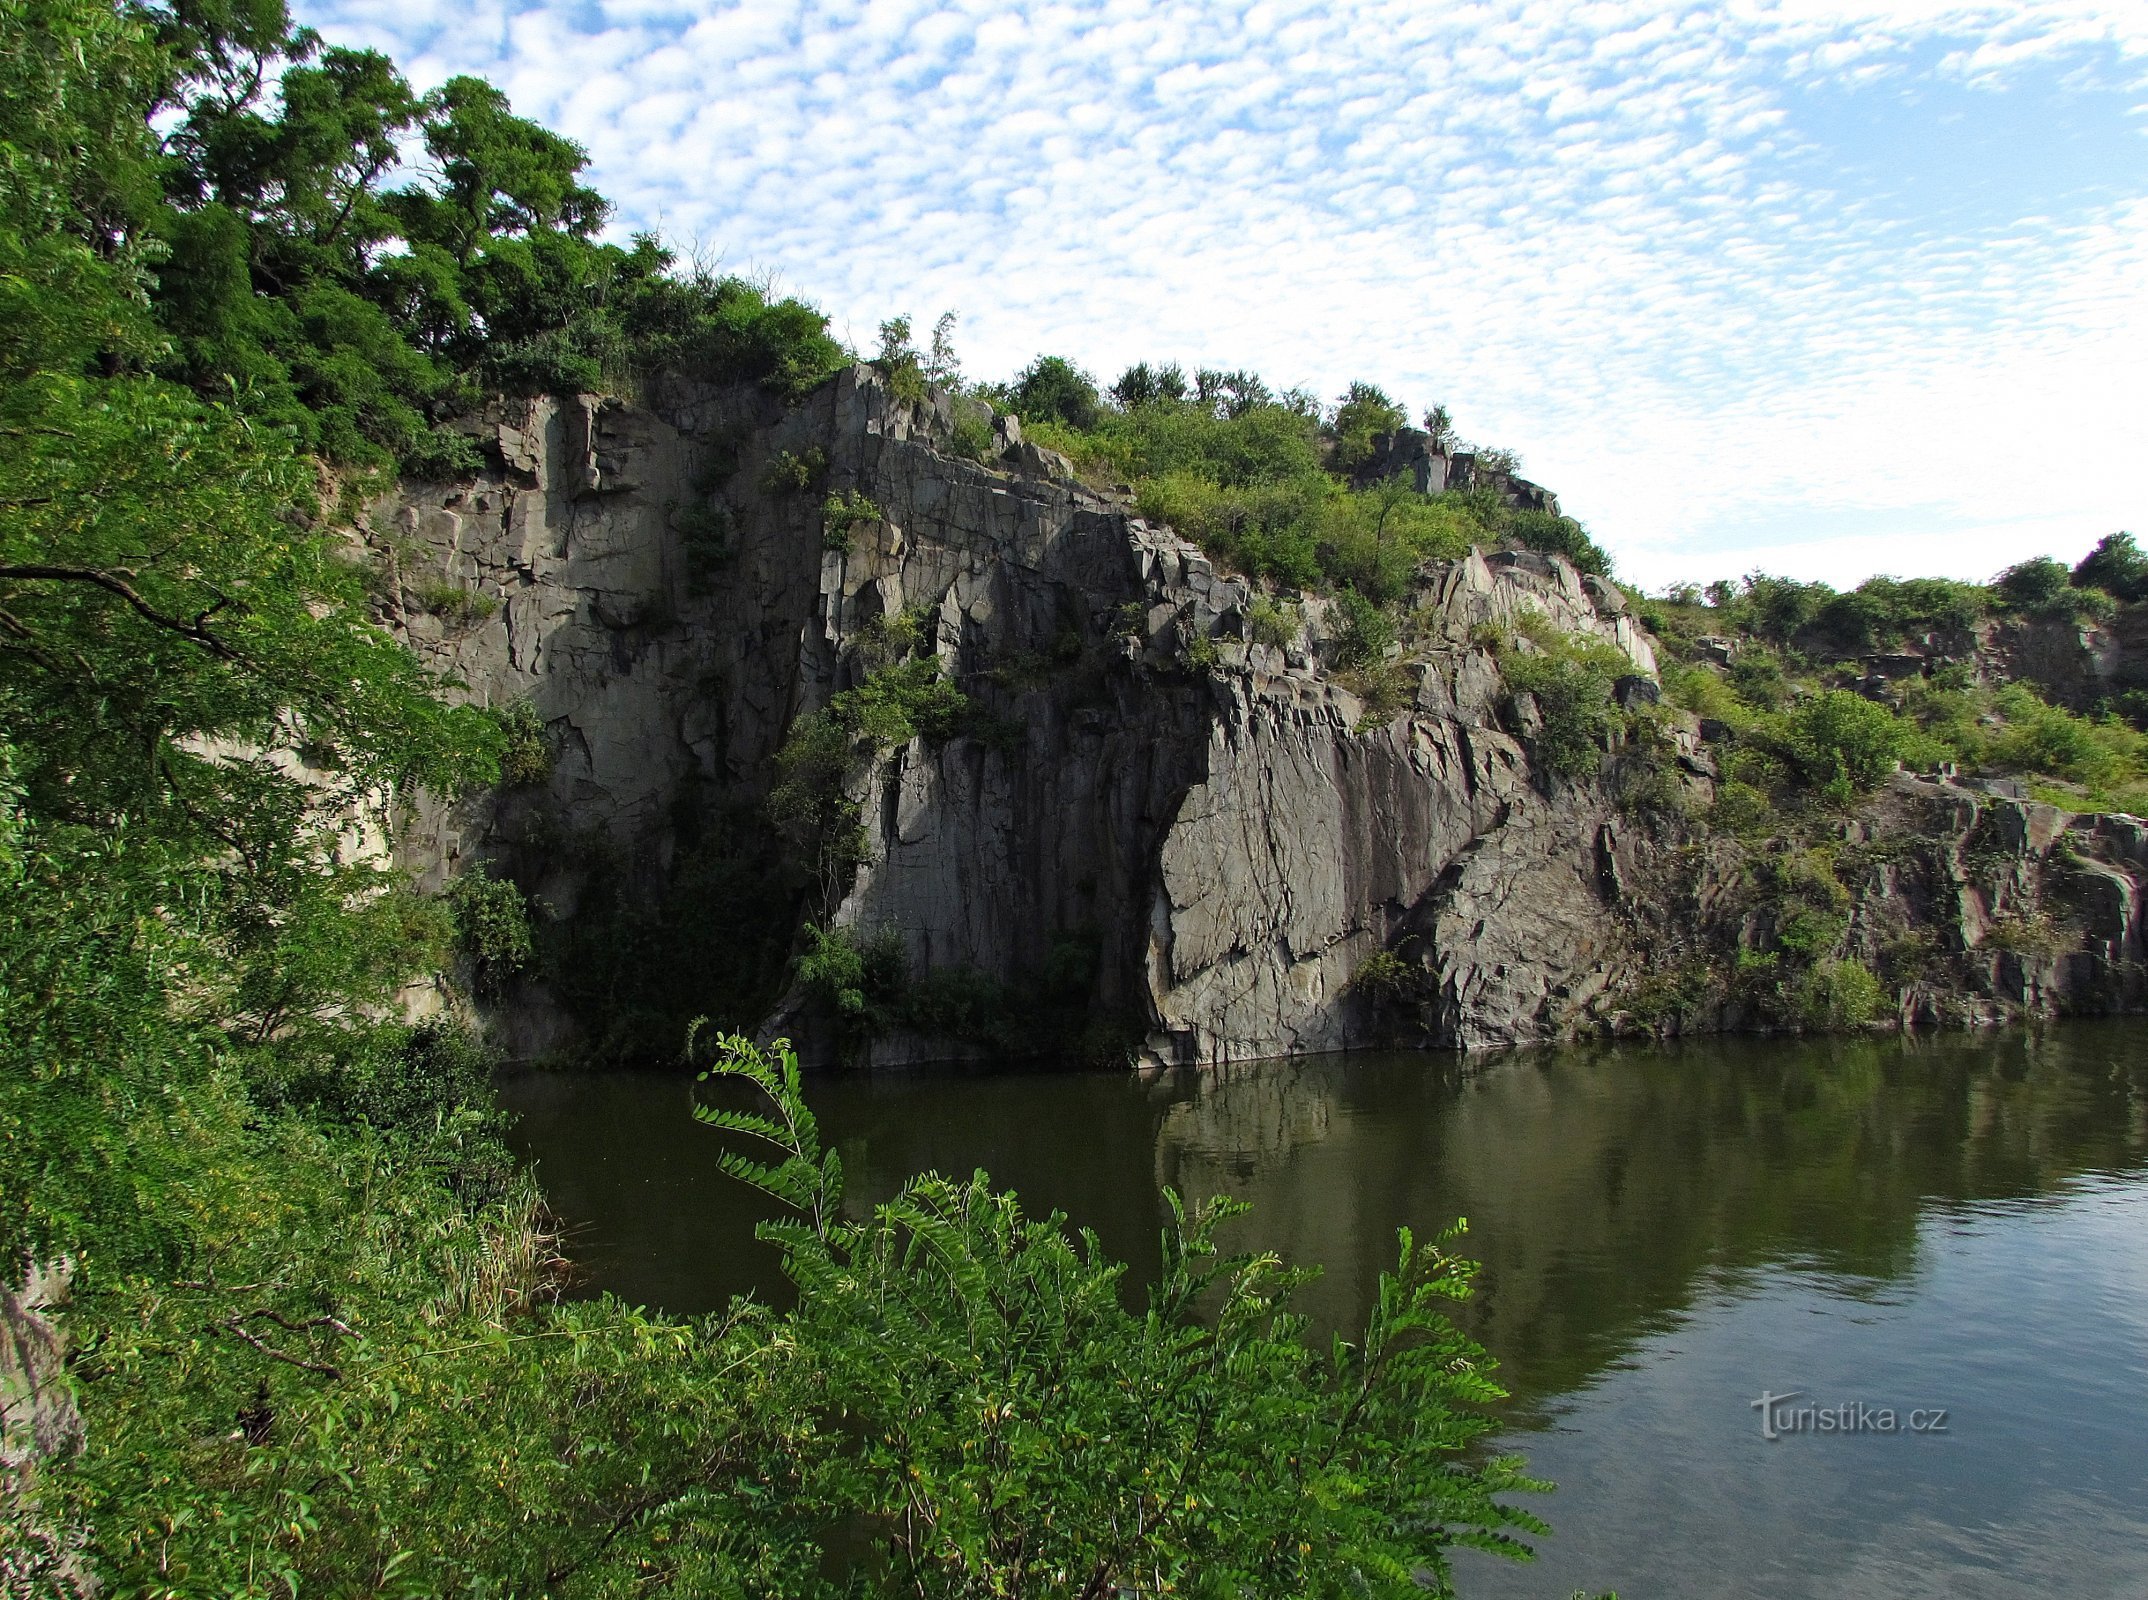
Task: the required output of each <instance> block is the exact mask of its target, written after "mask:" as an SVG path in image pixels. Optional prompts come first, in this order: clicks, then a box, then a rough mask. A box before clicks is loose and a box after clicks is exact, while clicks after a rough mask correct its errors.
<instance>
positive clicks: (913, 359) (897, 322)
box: [873, 317, 926, 401]
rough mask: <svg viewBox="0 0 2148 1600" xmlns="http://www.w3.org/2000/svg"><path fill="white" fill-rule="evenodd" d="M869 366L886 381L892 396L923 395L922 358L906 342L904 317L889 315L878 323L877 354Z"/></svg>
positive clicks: (907, 326)
mask: <svg viewBox="0 0 2148 1600" xmlns="http://www.w3.org/2000/svg"><path fill="white" fill-rule="evenodd" d="M873 369H874V370H875V371H876V372H878V373H879V374H880V376H881V377H883V378H885V379H886V380H887V385H888V388H889V389H890V390H891V391H892V392H893V393H894V395H895V398H896V399H898V400H911V401H917V400H922V399H924V398H925V394H926V383H925V366H924V361H923V359H922V358H921V357H920V356H919V355H918V352H917V346H916V345H914V344H912V343H911V342H910V319H909V318H908V317H890V318H888V320H887V321H885V322H883V323H881V324H880V354H879V355H877V356H875V357H874V358H873Z"/></svg>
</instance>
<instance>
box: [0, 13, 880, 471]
mask: <svg viewBox="0 0 2148 1600" xmlns="http://www.w3.org/2000/svg"><path fill="white" fill-rule="evenodd" d="M7 26H8V28H9V31H10V33H11V34H12V35H15V36H16V37H17V38H19V40H20V43H19V44H18V43H16V42H14V40H12V39H11V41H10V45H9V49H8V59H9V62H10V80H11V82H10V89H9V98H8V103H7V104H6V106H4V107H0V116H4V117H6V119H7V122H8V127H7V129H6V133H5V137H6V143H7V146H8V148H9V152H10V153H9V156H8V162H9V167H10V172H11V177H10V180H9V188H10V190H11V191H13V192H12V193H11V195H10V201H11V202H12V204H11V206H10V210H11V211H12V212H14V213H15V214H16V216H17V218H18V219H19V220H17V221H16V222H14V223H12V224H11V231H13V230H14V229H15V228H19V229H20V233H19V236H18V237H17V239H16V240H15V242H14V243H11V244H10V245H9V246H8V247H7V248H8V249H10V250H11V251H12V250H22V251H26V252H28V253H29V254H30V255H33V256H36V257H39V258H41V259H42V261H43V263H44V266H43V270H45V271H48V272H52V273H56V274H57V277H56V278H55V280H54V286H55V288H57V286H58V284H59V282H61V281H65V280H69V279H71V280H72V281H73V282H74V284H75V288H76V290H77V291H78V292H79V291H81V290H83V289H91V290H93V291H94V292H92V294H91V295H90V301H91V304H92V305H101V306H103V307H104V308H107V309H106V314H105V315H104V316H103V318H102V320H101V321H100V320H99V319H98V318H97V317H96V316H94V315H88V316H86V315H85V313H84V310H83V309H82V308H81V306H80V305H79V303H78V301H77V300H76V299H75V298H73V297H57V298H55V297H53V296H48V295H43V294H39V295H36V296H34V297H31V298H33V299H34V300H36V301H38V302H41V303H42V305H41V307H40V308H38V309H35V310H34V312H33V315H32V317H31V319H30V320H31V323H32V327H33V330H34V328H35V326H36V325H37V324H39V323H42V324H43V325H44V326H45V328H46V331H47V332H48V333H56V332H58V331H59V328H58V323H60V322H63V321H64V322H67V323H69V324H72V325H73V328H74V333H73V335H72V336H73V337H74V338H75V339H76V341H77V343H78V345H79V346H80V349H79V351H78V352H77V356H76V361H72V362H63V361H60V360H57V359H52V360H42V361H40V363H39V364H40V365H44V366H47V367H49V368H52V369H54V370H60V371H79V370H80V368H79V366H78V365H77V362H79V361H80V360H82V359H85V358H87V359H94V360H96V361H97V362H99V363H100V364H101V365H102V367H103V368H104V369H107V370H109V369H110V368H111V367H112V365H113V364H114V363H118V364H120V365H148V366H150V367H153V368H154V369H155V370H157V371H159V372H161V373H163V374H164V375H166V376H168V377H171V378H173V379H175V380H178V381H180V382H182V383H185V384H186V385H188V386H190V387H192V388H194V389H195V390H196V391H197V392H199V393H201V394H203V395H206V396H210V397H216V398H221V399H224V400H227V401H228V402H230V403H231V404H232V405H234V406H235V407H236V408H237V409H238V410H239V411H240V412H241V413H242V414H244V415H245V416H247V417H249V418H251V419H254V420H255V421H257V422H261V423H273V424H275V425H276V426H278V427H281V428H284V429H287V430H289V431H290V432H291V433H292V434H293V435H294V437H295V438H296V439H297V440H298V441H299V442H300V444H301V445H302V446H304V447H305V448H308V449H312V450H318V451H320V452H322V453H323V454H325V455H326V456H328V457H329V458H330V459H331V460H334V461H337V462H341V463H347V464H354V465H364V466H373V465H389V464H394V463H398V462H400V463H403V464H406V465H409V466H412V467H414V468H416V469H419V470H421V471H426V472H432V473H436V474H437V473H442V472H452V471H455V470H459V469H461V468H465V467H468V466H471V465H474V458H472V457H471V456H470V453H469V450H468V446H467V445H466V444H465V443H464V442H463V441H461V440H460V439H459V438H458V437H457V436H455V435H453V434H451V433H446V432H443V431H442V430H441V428H440V427H439V424H440V423H441V422H442V421H443V420H444V419H445V418H446V417H448V416H450V415H452V414H453V413H455V412H456V411H459V410H463V409H467V408H468V407H469V406H470V405H471V404H472V403H473V402H474V401H475V400H476V399H477V398H478V396H479V394H480V392H481V390H482V389H483V388H484V387H486V386H498V387H505V388H508V389H511V390H518V391H522V392H531V391H541V390H564V389H592V388H600V387H605V386H608V385H616V384H620V383H628V382H631V381H633V379H634V377H635V375H636V374H638V373H639V372H641V371H643V370H646V369H648V368H651V367H654V366H660V365H680V364H694V365H699V366H702V367H705V368H707V369H710V370H713V371H716V372H718V373H720V374H723V375H733V376H738V377H742V378H749V379H755V380H760V381H764V382H767V383H769V384H771V385H773V386H774V387H776V388H778V389H781V390H784V391H786V392H796V391H797V390H799V389H801V388H802V387H805V386H809V385H810V384H812V383H814V382H817V381H818V380H819V379H820V378H821V377H823V376H824V375H826V374H827V373H828V372H830V371H832V370H834V368H835V367H836V366H838V365H839V364H840V362H841V360H842V352H841V350H840V347H839V346H838V345H837V344H836V342H835V341H834V340H833V339H831V338H830V337H829V336H828V334H827V331H826V326H825V323H824V321H823V319H821V318H820V317H819V316H818V314H816V313H814V312H812V311H811V310H810V309H809V308H807V307H804V306H801V305H799V304H798V303H797V302H795V301H788V300H784V301H776V300H773V299H771V298H770V297H769V296H768V295H767V294H766V293H765V292H764V291H763V290H761V289H760V288H758V287H757V286H755V285H752V284H749V283H746V282H744V281H743V280H739V279H736V278H723V277H718V276H716V275H714V274H712V273H709V272H706V271H702V270H699V269H694V270H689V271H687V272H684V273H680V272H677V271H675V270H674V269H675V267H676V265H677V263H676V262H675V261H674V259H673V257H672V256H671V255H670V254H669V253H668V252H666V251H665V250H664V249H662V248H661V247H660V246H659V245H658V244H657V243H656V242H655V241H654V240H653V239H649V238H638V239H636V240H635V241H634V242H633V243H632V244H631V245H630V246H628V247H621V246H617V245H612V244H607V243H603V242H600V241H599V240H598V239H597V238H596V232H597V229H598V228H599V227H600V226H601V225H602V223H603V222H604V220H605V216H606V209H607V208H606V205H605V203H604V201H603V200H602V199H601V198H600V197H599V196H598V195H597V194H596V193H595V192H594V191H593V190H591V189H589V188H588V187H587V186H585V185H584V184H583V183H582V182H581V181H580V173H581V170H582V167H583V165H584V162H585V157H584V154H583V152H582V151H581V150H580V148H579V147H578V146H576V145H574V144H573V143H572V142H571V141H568V140H565V139H562V138H560V137H559V136H558V135H556V134H553V133H551V132H549V131H547V130H546V129H543V128H541V127H539V126H537V125H536V124H534V123H532V122H529V121H527V120H525V119H522V118H519V117H516V116H515V115H513V113H512V112H511V110H510V109H509V107H508V105H507V101H506V99H505V97H504V96H502V95H501V93H500V92H499V91H498V90H497V89H495V88H493V87H492V86H491V85H490V84H487V83H484V82H482V81H481V80H478V79H475V78H455V79H451V80H449V81H448V82H447V83H445V84H443V85H442V86H441V87H440V88H439V89H437V90H435V91H434V92H432V93H430V94H427V95H419V94H417V93H416V92H415V91H413V90H412V89H411V87H410V86H409V84H408V83H407V82H406V81H405V80H404V79H403V77H402V76H401V74H400V73H398V72H397V71H396V69H395V67H394V65H393V63H391V62H390V61H388V60H387V58H386V57H384V56H382V55H380V54H379V53H377V52H374V51H369V50H354V49H348V48H342V47H332V46H329V47H324V46H323V44H322V42H321V41H320V39H319V38H318V37H317V36H316V35H314V34H313V33H312V32H311V31H310V30H308V29H304V28H296V27H294V26H293V25H292V24H291V21H290V18H289V15H288V13H287V12H286V10H285V9H284V7H283V6H282V5H281V4H280V3H276V0H263V3H260V4H250V5H246V6H240V7H224V6H207V7H203V6H193V5H181V6H178V7H175V8H173V9H172V10H170V11H168V12H167V11H161V10H149V9H141V10H136V9H134V8H132V7H122V8H117V9H115V8H113V7H111V6H108V5H96V4H92V3H87V0H54V3H47V4H40V5H36V6H26V7H18V8H11V10H10V12H9V21H8V23H7ZM18 62H19V63H20V64H21V68H22V70H21V71H20V72H18V71H17V70H16V63H18ZM51 105H58V106H59V107H61V108H62V114H61V115H60V116H59V117H58V118H57V119H51V118H48V117H46V116H45V113H44V108H45V107H47V106H51ZM152 122H154V123H155V124H156V125H157V126H158V127H159V128H160V129H164V130H166V131H165V132H164V136H163V137H162V138H161V139H157V138H155V137H153V136H152V135H151V132H150V125H151V124H152ZM70 123H72V124H73V126H72V127H70ZM412 140H414V141H415V142H416V144H417V146H418V148H419V149H420V150H422V152H423V155H424V160H423V161H422V162H421V163H420V169H419V171H420V175H419V176H418V177H417V178H416V179H415V181H412V182H409V183H405V184H402V185H401V186H399V187H392V188H391V187H388V186H387V185H388V184H389V182H390V181H391V180H392V179H393V178H395V177H396V176H397V175H398V172H399V168H400V162H401V159H402V156H403V153H404V150H405V146H406V144H407V143H408V142H410V141H412ZM40 234H42V235H43V238H42V240H41V239H40ZM54 235H57V239H55V238H54V237H53V236H54ZM70 235H72V238H70V237H69V236H70ZM142 290H146V291H147V295H146V298H147V301H148V304H147V305H146V306H144V305H143V304H142V298H143V297H142V295H141V294H140V293H139V291H142ZM115 291H118V293H117V295H116V297H115ZM122 301H125V302H126V306H125V309H124V310H121V302H122ZM115 310H121V314H120V315H118V316H116V317H115V316H114V315H112V312H113V311H115Z"/></svg>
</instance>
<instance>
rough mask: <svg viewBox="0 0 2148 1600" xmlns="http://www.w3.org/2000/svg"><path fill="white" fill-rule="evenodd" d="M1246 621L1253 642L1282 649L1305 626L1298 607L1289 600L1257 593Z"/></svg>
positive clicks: (1247, 613)
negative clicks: (1277, 599)
mask: <svg viewBox="0 0 2148 1600" xmlns="http://www.w3.org/2000/svg"><path fill="white" fill-rule="evenodd" d="M1246 622H1247V624H1248V626H1249V627H1250V628H1251V629H1252V633H1253V642H1254V643H1255V644H1264V645H1266V646H1268V647H1269V648H1270V649H1271V650H1280V649H1282V648H1284V646H1286V645H1288V644H1289V643H1290V641H1291V640H1293V639H1295V638H1296V637H1297V636H1298V629H1299V628H1300V627H1301V626H1303V622H1302V619H1301V618H1300V617H1299V615H1298V608H1297V607H1296V606H1294V605H1292V604H1291V603H1290V602H1289V601H1287V600H1286V601H1280V602H1278V601H1275V600H1271V599H1269V598H1268V596H1266V595H1264V594H1263V595H1255V596H1254V597H1253V604H1252V605H1251V606H1250V607H1249V608H1248V609H1247V611H1246Z"/></svg>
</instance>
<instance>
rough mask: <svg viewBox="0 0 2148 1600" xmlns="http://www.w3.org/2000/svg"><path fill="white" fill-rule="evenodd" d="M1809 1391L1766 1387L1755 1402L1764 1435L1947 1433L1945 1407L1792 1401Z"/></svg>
mask: <svg viewBox="0 0 2148 1600" xmlns="http://www.w3.org/2000/svg"><path fill="white" fill-rule="evenodd" d="M1804 1395H1805V1391H1804V1390H1802V1389H1792V1390H1790V1391H1789V1392H1788V1393H1786V1394H1776V1393H1774V1392H1773V1391H1772V1390H1765V1389H1764V1390H1762V1391H1761V1394H1760V1398H1759V1399H1758V1400H1755V1401H1753V1402H1752V1406H1753V1409H1754V1410H1755V1411H1757V1412H1759V1413H1760V1437H1761V1438H1763V1439H1767V1440H1770V1441H1773V1440H1776V1439H1782V1438H1786V1437H1788V1436H1789V1435H1791V1434H1803V1433H1945V1432H1947V1431H1948V1430H1947V1410H1948V1408H1947V1407H1945V1406H1917V1407H1914V1408H1912V1409H1910V1410H1906V1411H1904V1410H1897V1409H1896V1408H1895V1407H1893V1406H1872V1405H1866V1404H1865V1403H1864V1402H1863V1401H1862V1400H1842V1401H1838V1402H1836V1403H1835V1404H1834V1405H1826V1406H1823V1405H1820V1404H1818V1403H1817V1402H1813V1401H1807V1402H1806V1404H1804V1405H1795V1404H1793V1403H1792V1402H1793V1401H1796V1400H1800V1399H1803V1398H1804Z"/></svg>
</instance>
